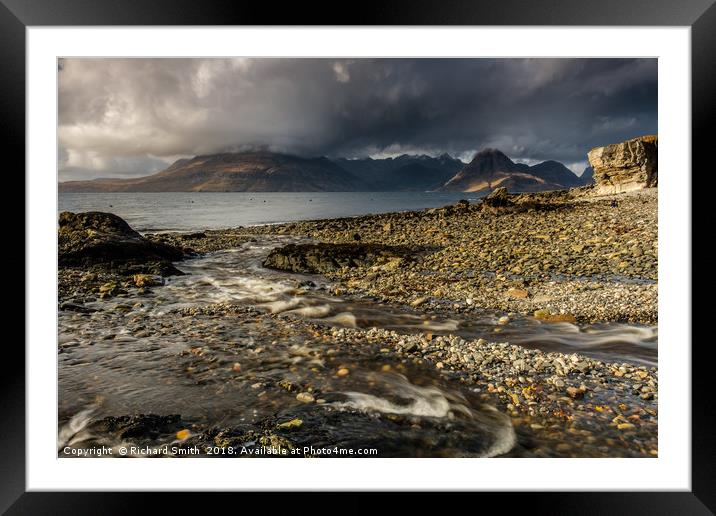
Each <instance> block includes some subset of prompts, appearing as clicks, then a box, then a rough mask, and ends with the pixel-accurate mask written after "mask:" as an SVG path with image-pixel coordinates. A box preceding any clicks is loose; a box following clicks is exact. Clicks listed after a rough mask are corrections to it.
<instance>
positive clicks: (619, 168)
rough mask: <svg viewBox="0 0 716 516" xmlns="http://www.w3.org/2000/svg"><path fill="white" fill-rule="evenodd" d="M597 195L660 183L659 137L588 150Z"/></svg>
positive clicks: (635, 139)
mask: <svg viewBox="0 0 716 516" xmlns="http://www.w3.org/2000/svg"><path fill="white" fill-rule="evenodd" d="M588 157H589V164H590V165H591V166H592V168H593V169H594V182H595V193H597V194H599V195H607V194H609V195H610V194H615V193H621V192H628V191H631V190H639V189H641V188H652V187H655V186H657V180H658V160H657V157H658V138H657V136H641V137H639V138H634V139H633V140H627V141H625V142H622V143H616V144H613V145H607V146H605V147H597V148H594V149H592V150H590V151H589V154H588Z"/></svg>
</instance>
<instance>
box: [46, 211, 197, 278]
mask: <svg viewBox="0 0 716 516" xmlns="http://www.w3.org/2000/svg"><path fill="white" fill-rule="evenodd" d="M182 258H183V253H182V251H181V250H180V249H177V248H175V247H172V246H169V245H166V244H162V243H158V242H152V241H151V240H148V239H146V238H144V237H143V236H142V235H140V234H139V233H137V232H136V231H135V230H133V229H132V228H131V227H130V226H129V224H127V223H126V222H125V221H124V220H123V219H122V218H120V217H118V216H117V215H114V214H112V213H102V212H86V213H72V212H69V211H65V212H62V213H60V218H59V233H58V264H59V266H60V267H93V266H100V267H102V268H106V269H109V270H111V271H112V272H117V273H124V274H136V273H143V272H149V273H153V274H161V275H163V276H171V275H176V274H181V271H179V270H178V269H176V268H175V267H174V266H173V265H172V262H174V261H178V260H181V259H182Z"/></svg>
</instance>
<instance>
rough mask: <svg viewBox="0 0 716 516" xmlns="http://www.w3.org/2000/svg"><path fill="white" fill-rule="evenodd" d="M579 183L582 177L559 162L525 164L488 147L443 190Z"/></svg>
mask: <svg viewBox="0 0 716 516" xmlns="http://www.w3.org/2000/svg"><path fill="white" fill-rule="evenodd" d="M579 184H581V183H580V180H579V178H578V177H577V176H576V175H575V174H574V173H573V172H572V171H571V170H569V169H568V168H567V167H565V166H564V165H563V164H562V163H559V162H557V161H554V160H550V161H544V162H542V163H539V164H537V165H534V166H532V167H530V166H529V165H527V164H525V163H515V162H514V161H512V160H511V159H510V158H509V157H508V156H507V155H506V154H505V153H504V152H502V151H501V150H499V149H495V148H487V149H483V150H481V151H479V152H477V153H476V154H475V156H474V157H473V158H472V161H470V163H468V164H467V165H466V166H465V167H464V168H463V169H462V170H460V172H458V173H457V174H455V176H453V177H452V178H451V179H450V180H449V181H448V182H447V183H445V185H443V186H442V188H441V190H445V191H453V192H479V191H484V190H493V189H495V188H498V187H500V186H504V187H507V188H508V189H510V190H513V191H539V190H557V189H561V188H570V187H572V186H578V185H579Z"/></svg>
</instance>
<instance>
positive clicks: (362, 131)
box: [58, 58, 657, 180]
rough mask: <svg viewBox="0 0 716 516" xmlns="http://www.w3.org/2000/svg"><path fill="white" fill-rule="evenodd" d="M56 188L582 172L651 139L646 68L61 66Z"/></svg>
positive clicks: (333, 63)
mask: <svg viewBox="0 0 716 516" xmlns="http://www.w3.org/2000/svg"><path fill="white" fill-rule="evenodd" d="M58 74H59V81H58V84H59V96H58V101H59V114H58V116H59V131H58V135H59V156H58V161H59V170H60V180H66V179H90V178H94V177H109V176H124V177H129V176H139V175H146V174H148V173H151V172H154V171H157V170H160V169H162V168H164V167H165V166H166V165H167V164H169V163H171V162H172V161H174V160H176V159H178V158H181V157H188V156H194V155H197V154H207V153H213V152H222V151H232V150H241V149H247V148H256V147H261V148H267V149H270V150H276V151H281V152H289V153H295V154H300V155H305V156H318V155H325V156H329V157H339V156H340V157H364V156H373V157H382V156H392V155H397V154H402V153H410V154H413V153H417V154H431V155H436V154H441V153H443V152H447V153H450V154H451V155H453V156H457V157H460V158H463V159H465V160H469V159H470V158H471V156H472V154H474V152H475V151H477V150H480V149H482V148H486V147H496V148H499V149H501V150H502V151H504V152H505V153H506V154H507V155H509V156H510V157H511V158H513V159H515V160H517V161H524V162H527V163H533V162H537V161H542V160H547V159H555V160H558V161H561V162H563V163H565V164H566V165H567V166H569V167H571V168H572V169H573V170H574V171H575V172H577V173H581V171H582V169H583V168H584V166H586V153H587V151H588V150H589V149H590V148H592V147H595V146H598V145H604V144H607V143H613V142H617V141H621V140H624V139H627V138H632V137H635V136H639V135H642V134H648V133H656V132H657V61H656V59H272V58H266V59H263V58H260V59H259V58H256V59H244V58H236V59H74V58H73V59H63V60H61V62H60V66H58Z"/></svg>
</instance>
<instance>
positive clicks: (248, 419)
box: [59, 237, 657, 456]
mask: <svg viewBox="0 0 716 516" xmlns="http://www.w3.org/2000/svg"><path fill="white" fill-rule="evenodd" d="M288 241H290V239H288V238H282V237H262V238H261V239H260V240H257V241H253V242H247V243H246V244H244V245H242V246H241V247H239V248H237V249H233V250H227V251H220V252H216V253H211V254H208V255H205V256H202V257H199V258H194V259H191V260H187V261H185V262H182V263H181V264H180V268H181V269H182V270H183V271H184V272H186V273H187V275H186V276H180V277H173V278H170V279H169V280H168V281H167V283H166V285H165V286H163V287H158V288H155V289H152V291H151V292H150V293H147V294H146V295H137V296H134V295H133V296H132V297H131V298H123V297H117V298H110V299H107V300H97V301H95V302H93V303H88V304H87V307H89V308H95V309H97V310H98V311H96V312H94V313H90V314H83V313H76V312H70V311H60V314H59V328H60V334H59V342H60V353H59V390H60V396H59V419H60V425H61V429H60V442H61V443H65V442H69V441H74V442H82V440H83V439H86V438H87V436H86V435H85V436H84V437H82V436H83V434H82V432H81V430H82V428H83V427H84V426H85V425H86V424H88V422H90V421H91V420H93V419H97V418H99V417H102V416H107V415H113V414H136V413H145V414H146V413H156V414H181V415H182V418H183V420H185V421H189V422H193V423H200V424H206V425H228V426H231V425H252V424H254V425H255V424H259V423H260V422H261V421H265V420H266V418H272V417H273V418H277V420H287V419H291V418H300V419H301V420H302V421H304V424H305V425H308V426H311V427H315V429H316V430H315V432H314V433H312V434H311V436H310V438H311V444H312V445H320V444H324V445H335V444H336V443H339V444H340V445H341V446H344V447H350V446H359V445H360V446H364V447H365V446H372V445H374V446H377V447H380V449H381V453H383V454H387V455H392V456H419V455H421V454H425V455H426V456H436V455H439V456H494V455H500V454H504V453H506V452H508V451H509V450H510V449H511V448H512V447H513V446H514V444H515V439H516V437H515V434H514V431H513V429H512V426H511V423H510V419H509V418H508V417H507V416H506V415H503V414H502V413H500V412H498V411H497V410H495V409H494V408H493V407H491V406H489V405H487V404H485V403H484V401H483V400H482V399H481V397H480V396H479V395H478V393H475V392H472V391H471V390H470V389H468V388H463V387H458V386H456V385H455V384H454V382H453V383H449V382H447V381H446V380H445V379H444V378H443V377H442V376H441V375H440V374H439V373H438V372H436V371H434V370H429V369H427V368H419V367H414V366H412V365H410V364H402V363H398V362H397V361H395V360H394V359H391V358H390V357H389V356H386V355H385V354H383V353H381V351H380V350H379V349H376V348H373V347H362V348H355V349H350V348H346V347H340V346H332V345H331V344H330V343H328V344H327V343H325V342H320V341H316V340H310V339H306V336H305V335H304V334H301V333H300V332H296V333H295V334H292V333H291V332H290V331H289V330H290V328H291V326H290V319H287V321H288V322H287V324H286V325H283V326H282V327H279V326H278V325H271V324H267V322H266V321H265V320H264V319H263V318H261V317H250V316H249V317H247V316H244V317H236V318H231V317H223V318H204V317H201V316H197V317H185V318H176V319H171V318H168V317H166V315H167V314H168V313H170V312H172V311H175V310H177V309H181V308H187V307H197V306H208V305H212V304H215V303H230V304H235V305H245V306H247V307H253V308H255V309H256V310H257V311H258V312H257V314H258V313H272V314H278V315H277V316H278V317H284V316H291V317H299V318H302V319H306V320H309V321H315V322H320V323H322V324H327V325H333V326H339V327H351V328H372V327H377V328H385V329H390V330H396V331H398V332H401V333H416V332H431V333H433V334H456V335H460V336H462V337H464V338H479V337H485V338H492V339H493V340H494V336H495V334H494V328H495V326H496V321H497V319H498V318H499V316H500V315H502V314H499V313H493V312H489V311H485V312H478V313H474V314H470V315H461V317H457V316H455V315H452V316H445V315H439V314H433V315H426V314H422V313H420V312H416V311H414V310H412V309H410V308H409V307H396V306H388V305H384V304H380V303H377V302H371V301H369V300H360V301H356V300H353V299H349V298H341V297H338V296H334V295H331V294H330V293H329V291H328V287H329V285H328V283H327V282H326V280H325V279H323V278H321V277H314V276H305V275H297V274H288V273H282V272H279V271H273V270H269V269H265V268H263V267H262V266H261V262H262V260H263V259H264V258H265V256H266V255H267V254H268V252H269V250H270V249H271V248H273V247H275V246H277V245H282V244H284V243H287V242H288ZM499 339H500V341H509V342H510V343H513V344H520V345H522V346H525V347H532V348H539V349H544V350H549V351H561V352H567V353H572V352H579V353H581V354H584V355H588V356H592V357H595V358H599V359H600V360H608V361H615V362H625V361H626V362H636V363H641V364H647V365H655V364H656V359H657V328H656V327H650V326H640V325H627V324H614V323H612V324H601V325H599V324H598V325H575V324H570V323H558V324H555V323H552V324H545V323H541V322H540V321H537V320H535V319H534V318H531V317H514V318H512V321H511V323H510V324H509V325H506V326H505V327H503V329H502V332H501V333H500V337H499ZM196 350H199V351H196ZM237 363H238V364H240V368H241V372H240V374H237V372H236V371H235V370H232V364H237ZM344 366H348V367H350V375H348V376H346V377H337V376H336V375H335V371H336V370H337V369H339V368H341V367H344ZM277 385H284V386H286V385H289V387H290V386H291V385H297V386H302V387H301V388H303V387H305V386H306V385H310V386H311V389H312V392H313V393H314V395H315V397H316V399H320V404H317V403H316V404H310V405H308V404H301V403H297V402H296V393H295V391H293V390H292V389H290V388H289V389H285V388H280V387H277ZM88 407H91V409H89V410H88ZM376 415H379V416H381V417H376ZM115 444H116V443H115Z"/></svg>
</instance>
